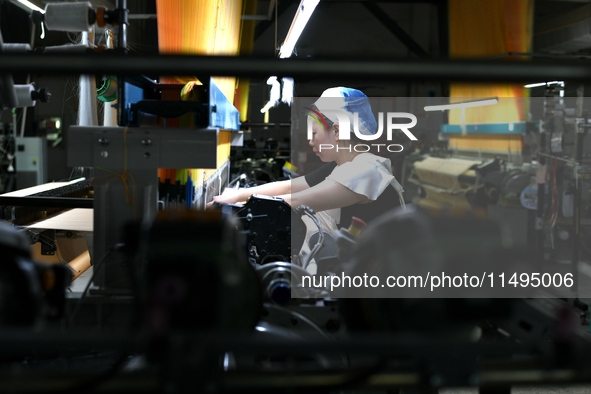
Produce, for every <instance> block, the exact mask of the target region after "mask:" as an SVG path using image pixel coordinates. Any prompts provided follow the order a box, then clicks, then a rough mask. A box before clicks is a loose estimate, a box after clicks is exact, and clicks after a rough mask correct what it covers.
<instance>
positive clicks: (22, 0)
mask: <svg viewBox="0 0 591 394" xmlns="http://www.w3.org/2000/svg"><path fill="white" fill-rule="evenodd" d="M17 1H18V3H20V4H22V5H24V6H25V7H27V8H28V9H29V10H31V11H39V12H40V13H42V14H45V10H44V9H43V8H41V7H39V6H38V5H37V4H34V3H32V2H30V1H29V0H17Z"/></svg>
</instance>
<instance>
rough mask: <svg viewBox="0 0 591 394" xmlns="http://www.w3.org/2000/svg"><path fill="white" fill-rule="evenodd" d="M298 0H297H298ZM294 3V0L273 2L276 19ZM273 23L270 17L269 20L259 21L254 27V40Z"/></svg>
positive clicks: (273, 20)
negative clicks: (275, 8)
mask: <svg viewBox="0 0 591 394" xmlns="http://www.w3.org/2000/svg"><path fill="white" fill-rule="evenodd" d="M298 1H299V0H298ZM293 3H295V1H293V0H281V1H278V2H277V4H275V7H277V19H279V18H280V17H281V16H282V15H283V13H284V12H285V11H286V10H287V9H288V8H289V7H290V6H291V5H292V4H293ZM274 23H275V19H270V20H264V21H261V22H259V23H258V24H257V26H256V27H255V28H254V40H255V41H256V40H258V38H259V37H260V36H262V35H263V34H264V33H265V32H266V31H267V29H268V28H270V27H271V26H273V24H274Z"/></svg>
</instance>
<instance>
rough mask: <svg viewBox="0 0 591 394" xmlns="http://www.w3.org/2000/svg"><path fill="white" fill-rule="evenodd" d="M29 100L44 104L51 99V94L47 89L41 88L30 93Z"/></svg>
mask: <svg viewBox="0 0 591 394" xmlns="http://www.w3.org/2000/svg"><path fill="white" fill-rule="evenodd" d="M31 98H32V99H33V100H39V101H41V102H42V103H46V102H48V101H49V99H50V98H51V93H50V92H49V90H48V89H47V88H41V89H39V90H34V91H33V92H31Z"/></svg>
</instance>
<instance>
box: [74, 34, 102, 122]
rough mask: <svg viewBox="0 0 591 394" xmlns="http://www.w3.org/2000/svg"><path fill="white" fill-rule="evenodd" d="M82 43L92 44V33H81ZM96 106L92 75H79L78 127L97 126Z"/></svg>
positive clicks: (94, 82)
mask: <svg viewBox="0 0 591 394" xmlns="http://www.w3.org/2000/svg"><path fill="white" fill-rule="evenodd" d="M82 43H83V44H87V43H94V31H91V32H86V31H84V32H82ZM96 104H97V102H96V79H95V77H94V75H81V76H80V92H79V100H78V125H79V126H98V114H97V106H96Z"/></svg>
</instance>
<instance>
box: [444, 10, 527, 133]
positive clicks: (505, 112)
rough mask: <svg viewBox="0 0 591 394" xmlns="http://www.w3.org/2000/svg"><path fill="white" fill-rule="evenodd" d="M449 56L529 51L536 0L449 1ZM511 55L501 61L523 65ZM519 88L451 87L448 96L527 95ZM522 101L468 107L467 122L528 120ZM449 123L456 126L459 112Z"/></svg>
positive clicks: (502, 86)
mask: <svg viewBox="0 0 591 394" xmlns="http://www.w3.org/2000/svg"><path fill="white" fill-rule="evenodd" d="M448 5H449V26H450V28H449V37H450V40H449V43H450V47H449V52H450V53H449V54H450V57H452V58H490V57H493V56H498V55H502V54H505V53H507V52H531V48H532V37H533V34H532V31H533V30H532V29H533V7H534V0H477V1H474V0H449V3H448ZM523 60H524V59H517V58H515V57H510V58H507V59H503V60H491V62H500V61H523ZM527 95H528V91H527V89H525V88H523V84H474V83H470V84H467V83H452V84H451V86H450V97H452V98H454V99H455V100H452V101H456V102H459V101H465V100H466V99H467V98H472V99H474V98H475V97H477V98H490V97H527ZM524 104H527V101H526V100H515V101H513V100H501V101H500V102H499V104H496V105H491V106H486V107H478V108H469V109H467V110H466V120H465V122H466V123H468V124H471V123H505V122H518V121H525V120H527V113H528V108H527V105H524ZM449 123H451V124H460V123H461V112H460V110H452V111H450V114H449Z"/></svg>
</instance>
